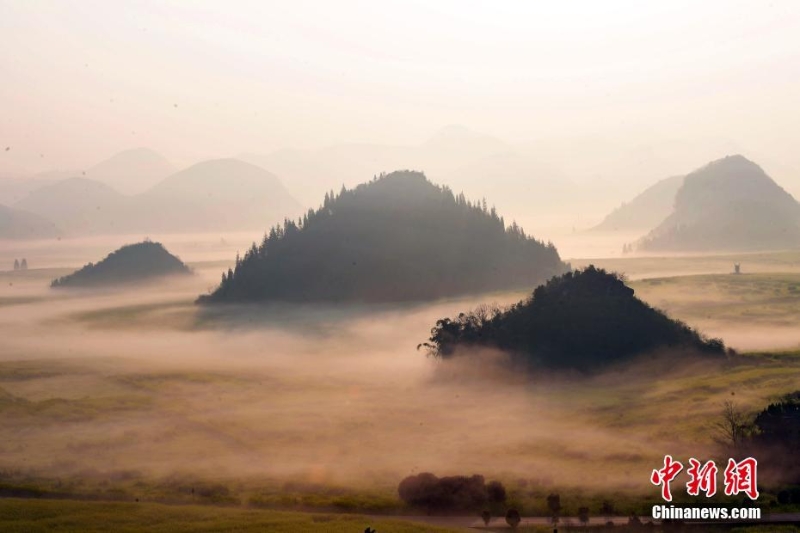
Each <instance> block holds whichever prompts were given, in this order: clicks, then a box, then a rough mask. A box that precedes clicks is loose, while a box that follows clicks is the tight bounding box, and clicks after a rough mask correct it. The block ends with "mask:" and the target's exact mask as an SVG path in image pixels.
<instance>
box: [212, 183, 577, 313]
mask: <svg viewBox="0 0 800 533" xmlns="http://www.w3.org/2000/svg"><path fill="white" fill-rule="evenodd" d="M566 269H567V265H565V264H564V263H562V262H561V259H560V258H559V256H558V252H557V251H556V249H555V247H554V246H553V245H552V244H547V245H545V244H543V243H542V242H540V241H537V240H535V239H533V238H530V237H528V236H526V235H525V233H524V232H523V231H522V229H520V228H519V227H518V226H516V224H512V225H511V226H510V227H508V228H507V227H506V226H505V223H504V221H503V219H502V218H501V217H500V216H498V215H497V213H496V212H495V210H494V209H491V210H489V209H488V208H487V207H486V205H485V203H484V204H483V205H478V204H472V203H470V202H468V201H467V200H466V199H465V198H464V195H463V194H461V195H458V196H456V195H454V194H453V192H452V191H451V190H450V189H448V188H446V187H438V186H436V185H434V184H432V183H431V182H430V181H428V180H427V178H426V177H425V176H424V174H422V173H420V172H412V171H400V172H393V173H391V174H388V175H382V176H381V177H379V178H375V179H373V180H372V181H370V182H369V183H365V184H361V185H359V186H358V187H356V188H355V189H351V190H348V189H346V188H344V187H343V188H342V190H341V192H340V193H339V194H338V195H334V194H333V193H330V194H326V195H325V201H324V203H323V205H322V207H320V208H319V209H318V210H316V211H309V212H308V213H307V214H306V215H305V216H304V217H303V218H302V219H301V220H300V221H299V222H298V223H295V222H293V221H287V222H286V223H285V224H284V226H283V227H282V228H274V229H272V230H271V231H270V233H269V234H268V235H266V236H265V237H264V240H263V242H262V243H261V244H260V245H259V246H256V244H253V246H252V248H251V249H250V250H249V251H248V252H247V253H246V254H245V256H244V258H241V259H239V258H237V262H236V268H235V269H234V270H230V271H229V272H228V273H226V274H225V275H224V276H223V280H222V283H221V284H220V286H219V287H218V288H217V289H216V290H215V291H214V292H213V293H211V294H209V295H207V296H204V297H201V298H200V302H203V303H214V302H236V301H265V300H278V301H364V302H387V301H403V300H430V299H434V298H439V297H444V296H453V295H459V294H466V293H477V292H482V291H488V290H497V289H507V288H515V287H520V286H525V285H529V284H532V283H536V282H539V281H542V280H544V279H547V278H548V277H550V276H552V275H554V274H558V273H560V272H563V271H564V270H566Z"/></svg>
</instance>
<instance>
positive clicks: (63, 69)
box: [0, 1, 800, 229]
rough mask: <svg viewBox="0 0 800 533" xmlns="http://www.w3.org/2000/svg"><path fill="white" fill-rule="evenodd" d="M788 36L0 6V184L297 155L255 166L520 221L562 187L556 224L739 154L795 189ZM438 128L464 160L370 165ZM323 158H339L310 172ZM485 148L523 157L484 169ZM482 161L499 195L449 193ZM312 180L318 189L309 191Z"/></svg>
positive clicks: (615, 10) (538, 12)
mask: <svg viewBox="0 0 800 533" xmlns="http://www.w3.org/2000/svg"><path fill="white" fill-rule="evenodd" d="M799 21H800V11H798V6H797V5H796V4H795V3H793V2H789V1H778V2H771V3H770V4H769V6H765V5H764V4H763V3H759V2H737V3H735V4H731V3H730V2H704V3H703V4H702V5H697V4H696V3H688V2H672V3H670V4H669V5H642V4H641V3H639V2H628V1H616V2H603V3H602V4H598V3H595V2H580V3H578V4H570V5H568V6H561V5H556V4H535V5H529V4H525V3H511V4H508V5H504V6H502V7H498V6H496V5H489V4H487V3H484V2H468V3H464V2H443V3H437V5H436V6H430V5H428V4H426V3H418V2H411V3H404V4H403V5H402V6H401V5H394V6H390V5H380V6H377V5H373V4H372V3H369V2H361V1H352V2H346V3H344V4H342V3H337V4H336V5H327V4H324V3H322V4H320V3H316V4H313V7H312V5H310V4H308V3H306V2H299V3H295V4H292V5H291V6H287V5H282V4H276V3H272V2H268V3H258V2H250V1H240V2H234V3H233V4H232V5H229V4H226V5H225V6H224V7H223V6H221V5H219V4H216V3H213V2H200V3H193V4H192V6H186V5H184V4H181V3H166V4H163V3H151V2H145V3H141V2H139V3H136V4H117V3H114V4H109V3H106V2H93V1H92V2H82V3H81V5H80V6H69V7H67V6H63V5H60V4H58V3H45V4H39V3H37V4H30V3H26V2H14V1H12V2H4V3H3V4H2V6H0V30H2V31H0V35H2V37H0V43H2V44H3V49H4V50H8V51H9V53H7V54H4V55H3V56H2V57H1V58H0V70H2V71H3V72H4V73H5V74H6V76H5V78H6V80H7V81H6V83H4V84H3V86H2V87H0V102H3V104H2V105H3V108H4V113H3V119H2V121H3V122H2V124H0V132H2V134H0V139H2V148H3V150H2V151H0V176H9V175H11V176H30V175H32V174H35V173H38V172H45V171H56V170H60V171H72V172H73V173H74V172H80V171H82V170H84V171H85V170H87V169H88V168H89V167H93V166H94V165H96V164H97V163H98V162H99V161H101V160H103V159H105V158H108V157H110V156H111V155H113V154H115V153H117V152H120V151H122V150H125V149H129V148H135V147H148V148H152V149H154V150H156V151H158V152H160V153H161V154H163V155H164V156H166V158H167V159H168V160H169V162H170V163H171V164H172V165H173V166H174V167H175V168H185V167H186V166H188V165H190V164H192V163H196V162H198V161H201V160H206V159H210V158H215V157H238V156H241V155H243V154H255V155H260V156H263V157H266V158H267V160H268V161H272V162H273V163H275V166H276V167H279V166H280V165H279V164H278V162H277V161H276V159H280V157H283V156H284V155H286V154H287V153H290V152H292V151H293V150H294V151H299V152H295V153H299V154H300V161H302V162H304V163H303V164H302V165H301V167H302V168H299V169H297V168H295V171H292V172H289V171H288V170H287V169H286V168H270V167H266V170H268V171H270V172H274V173H276V174H277V175H278V177H279V178H281V179H282V180H283V181H284V182H285V184H286V186H287V187H288V188H289V189H290V191H292V192H293V193H294V194H295V195H298V196H299V195H302V194H303V193H304V192H305V191H308V193H309V195H310V196H311V199H312V201H311V202H308V201H305V202H304V203H305V204H306V206H307V207H313V206H316V205H317V204H318V203H319V202H320V200H321V196H322V194H323V193H324V191H325V190H327V189H328V188H329V187H335V188H338V187H339V186H340V185H341V183H342V182H343V181H348V182H349V181H350V180H352V181H354V182H355V183H359V182H363V181H366V180H367V179H369V178H370V177H371V176H372V175H373V174H375V173H379V172H381V171H391V170H395V168H396V167H394V165H395V164H400V165H401V167H399V168H406V167H411V168H417V169H419V170H424V171H427V172H428V173H429V174H430V175H431V177H432V178H433V179H435V180H436V181H438V182H446V183H448V184H451V185H452V186H454V188H458V189H461V188H464V189H465V192H466V193H467V194H468V195H471V196H473V197H480V196H483V195H486V196H487V197H488V199H489V201H490V202H494V203H497V204H498V206H499V207H503V208H504V211H506V213H505V214H506V216H507V218H509V219H510V218H517V219H518V220H520V219H523V221H526V220H524V218H525V217H530V213H528V212H526V211H525V210H523V209H520V208H519V205H518V202H517V199H518V198H519V197H520V194H519V191H520V190H521V189H523V188H524V187H526V186H530V184H531V183H532V182H533V183H536V184H537V187H539V186H541V184H542V183H548V182H552V181H553V180H555V181H556V182H560V183H563V184H565V186H566V187H567V189H568V190H570V191H571V194H572V195H573V196H576V197H578V196H581V193H584V200H585V202H584V203H583V204H578V203H576V204H574V206H573V207H572V208H571V209H569V211H570V215H571V219H572V220H571V222H570V221H564V220H562V221H561V225H562V226H564V227H567V228H568V227H571V226H578V227H586V226H591V225H593V224H594V223H596V222H598V221H599V220H600V218H601V217H602V215H603V214H605V212H606V211H608V209H610V208H611V207H614V206H616V205H618V204H619V203H620V202H622V201H624V200H627V199H628V198H630V197H632V196H633V195H634V194H636V193H638V192H640V191H641V190H643V189H644V188H645V187H647V186H648V185H650V184H651V183H653V182H655V181H656V180H658V179H661V178H664V177H667V176H671V175H676V174H685V173H687V172H689V171H691V170H692V169H694V168H697V167H698V166H700V165H703V164H705V163H706V162H708V161H711V160H714V159H717V158H719V157H722V156H724V155H726V154H731V153H743V154H745V155H746V156H748V157H750V158H751V159H753V160H755V161H757V162H759V163H760V164H761V165H763V166H764V168H765V169H766V170H767V171H768V172H769V173H770V175H772V176H773V177H774V178H775V179H776V180H778V181H779V182H780V183H782V184H783V185H784V186H786V187H787V189H788V190H789V191H790V192H794V193H795V195H797V193H798V192H800V181H798V168H800V160H798V159H797V154H796V150H794V146H796V145H797V141H798V139H797V132H796V128H795V127H794V125H795V124H796V123H797V119H798V116H797V111H796V106H795V105H794V95H795V94H796V93H797V89H798V83H800V77H799V75H800V71H799V70H798V67H797V65H800V61H798V56H797V55H798V53H799V52H798V50H800V47H798V41H797V39H798V37H797V35H798V32H797V29H798V22H799ZM452 124H455V125H461V126H465V127H466V128H469V130H472V131H473V132H475V133H477V134H479V135H480V136H484V137H479V142H477V143H473V144H472V145H471V148H470V149H464V148H461V149H460V151H459V152H458V153H457V154H452V153H451V154H448V153H446V152H444V151H439V152H437V153H436V155H435V156H434V157H428V158H410V159H408V158H407V159H405V160H401V161H400V162H399V163H396V161H397V158H395V157H376V155H375V154H376V153H378V154H386V153H397V152H408V151H409V150H410V151H413V150H415V149H417V148H419V147H424V146H425V145H426V144H427V143H429V142H430V141H431V140H436V139H437V138H439V133H437V132H441V129H442V128H443V127H445V126H447V125H452ZM66 131H68V132H70V134H69V135H65V134H64V132H66ZM498 141H499V142H501V143H503V144H504V147H503V148H502V149H499V150H498V146H499V145H498V144H497V142H498ZM478 146H480V147H481V148H482V149H481V150H474V148H476V147H478ZM492 147H493V149H490V150H488V152H489V153H488V154H487V153H486V152H487V148H492ZM331 153H333V154H345V155H346V156H347V159H348V160H349V161H350V162H348V163H347V164H346V165H344V166H343V167H342V168H341V169H332V168H331V166H334V165H331V164H330V159H324V161H325V162H326V163H327V164H326V165H325V166H324V167H322V168H319V167H317V166H315V165H314V163H315V161H316V160H317V159H318V156H319V155H320V154H329V155H330V154H331ZM358 153H361V154H362V155H364V154H367V155H369V156H370V157H369V158H364V157H361V158H358V157H352V156H353V155H354V154H358ZM498 153H499V154H508V153H513V154H516V156H518V157H517V158H516V159H513V160H508V159H500V160H497V159H495V160H491V161H488V162H487V161H486V160H485V159H484V156H485V155H497V154H498ZM337 157H338V156H337ZM475 166H477V167H482V168H487V167H488V168H490V169H491V168H492V167H494V172H493V173H495V174H497V175H499V176H503V180H506V181H508V182H509V183H507V184H506V185H504V186H498V187H495V188H494V190H492V191H488V192H489V193H491V194H488V193H487V191H486V190H485V188H483V187H478V186H476V185H475V184H474V183H473V184H470V183H465V184H461V183H459V180H458V179H455V178H453V175H454V174H459V173H461V174H464V173H467V172H468V170H469V169H470V168H472V167H475ZM339 170H341V172H340V171H339ZM308 174H312V175H315V176H316V177H317V178H320V177H321V176H320V174H322V175H327V176H328V177H329V178H330V183H325V184H324V186H322V187H320V188H318V189H317V188H314V187H309V184H308V182H307V181H306V179H305V178H306V176H307V175H308ZM142 179H143V180H144V181H146V179H145V178H142ZM147 179H151V178H149V177H148V178H147ZM534 190H536V188H534ZM623 191H624V192H623ZM535 196H536V195H527V196H526V197H527V198H528V199H529V201H532V199H534V198H535ZM576 200H577V198H576ZM560 205H561V206H562V209H564V204H563V203H560ZM592 207H594V209H591V208H592ZM530 208H531V209H536V206H530ZM509 211H510V212H509ZM587 211H588V214H589V215H590V216H587ZM534 222H535V223H537V225H540V222H539V221H537V220H533V221H531V222H530V223H529V224H528V225H529V226H530V225H532V224H533V223H534ZM533 229H536V228H533Z"/></svg>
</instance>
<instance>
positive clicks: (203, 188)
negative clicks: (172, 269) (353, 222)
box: [14, 159, 301, 235]
mask: <svg viewBox="0 0 800 533" xmlns="http://www.w3.org/2000/svg"><path fill="white" fill-rule="evenodd" d="M14 207H16V208H19V209H24V210H27V211H30V212H32V213H36V214H38V215H40V216H44V217H46V218H48V219H51V220H53V221H54V222H55V223H56V225H58V226H59V227H60V228H62V229H63V230H64V231H65V232H66V233H68V234H70V235H102V234H115V233H140V232H161V231H163V232H184V231H185V232H193V231H231V230H249V229H257V228H263V227H264V226H265V221H266V223H267V224H268V223H269V221H270V220H271V221H277V220H281V219H282V218H283V217H285V216H287V215H289V216H294V215H296V214H298V213H299V212H300V211H301V209H300V206H299V204H298V203H297V202H296V201H295V200H294V199H293V198H292V197H291V196H290V195H289V193H288V192H286V189H285V188H284V187H283V185H282V184H281V183H280V181H278V179H277V178H276V177H275V176H273V175H272V174H270V173H269V172H267V171H266V170H263V169H261V168H259V167H256V166H254V165H251V164H249V163H245V162H243V161H237V160H235V159H219V160H212V161H205V162H202V163H198V164H196V165H193V166H191V167H189V168H187V169H185V170H182V171H180V172H176V173H175V174H172V175H170V176H168V177H166V178H164V179H163V180H161V182H159V183H158V184H157V185H155V186H154V187H151V188H150V189H149V190H148V191H146V192H144V193H141V194H136V195H133V196H127V195H124V194H120V193H119V192H117V191H116V190H114V189H113V188H112V187H110V186H109V185H106V184H105V183H101V182H99V181H97V180H93V179H88V178H83V177H82V178H69V179H65V180H61V181H59V182H57V183H53V184H50V185H46V186H44V187H42V188H40V189H37V190H35V191H33V192H31V193H29V194H28V195H27V196H26V197H25V198H24V199H23V200H21V201H19V202H17V203H16V204H15V205H14Z"/></svg>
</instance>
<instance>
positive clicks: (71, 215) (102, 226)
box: [14, 178, 131, 234]
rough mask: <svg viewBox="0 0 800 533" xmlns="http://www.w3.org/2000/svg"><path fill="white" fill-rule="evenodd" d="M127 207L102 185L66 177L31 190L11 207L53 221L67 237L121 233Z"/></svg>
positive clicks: (127, 211)
mask: <svg viewBox="0 0 800 533" xmlns="http://www.w3.org/2000/svg"><path fill="white" fill-rule="evenodd" d="M129 204H130V202H129V199H128V198H127V197H125V196H124V195H122V194H120V193H118V192H117V191H115V190H114V189H113V188H111V187H109V186H108V185H106V184H104V183H100V182H98V181H95V180H91V179H87V178H67V179H65V180H61V181H58V182H56V183H53V184H50V185H46V186H44V187H42V188H40V189H37V190H35V191H32V192H31V193H29V194H28V195H27V196H26V197H25V198H23V199H22V200H20V201H19V202H17V203H16V204H14V207H15V208H17V209H23V210H25V211H30V212H31V213H35V214H37V215H39V216H42V217H45V218H47V219H49V220H52V221H53V222H54V223H56V224H57V225H58V227H60V228H61V229H62V230H64V231H65V232H66V233H69V234H97V233H116V232H117V231H120V230H124V229H125V226H126V224H127V220H128V214H129V212H130V209H131V207H130V205H129Z"/></svg>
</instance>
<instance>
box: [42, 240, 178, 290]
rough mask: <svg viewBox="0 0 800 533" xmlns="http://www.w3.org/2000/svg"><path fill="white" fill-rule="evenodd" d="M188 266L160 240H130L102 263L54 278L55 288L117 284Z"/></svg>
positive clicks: (173, 273)
mask: <svg viewBox="0 0 800 533" xmlns="http://www.w3.org/2000/svg"><path fill="white" fill-rule="evenodd" d="M189 273H190V270H189V268H188V267H187V266H186V265H185V264H183V262H181V260H180V259H178V258H177V257H175V256H174V255H172V254H171V253H169V252H168V251H167V250H166V249H165V248H164V246H162V245H161V243H158V242H150V241H144V242H140V243H137V244H128V245H125V246H123V247H122V248H120V249H118V250H116V251H114V252H112V253H110V254H109V255H108V256H106V257H105V258H104V259H103V260H102V261H100V262H99V263H96V264H93V263H89V264H88V265H86V266H84V267H83V268H81V269H80V270H76V271H75V272H73V273H72V274H69V275H67V276H64V277H61V278H59V279H56V280H53V283H52V284H51V285H52V287H53V288H64V287H66V288H73V287H76V288H86V287H100V286H114V285H123V284H131V283H136V282H142V281H149V280H152V279H154V278H160V277H164V276H169V275H186V274H189Z"/></svg>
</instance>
